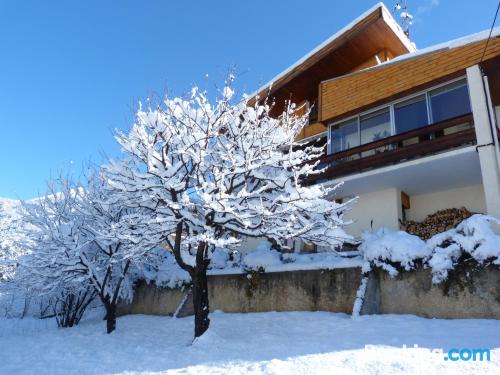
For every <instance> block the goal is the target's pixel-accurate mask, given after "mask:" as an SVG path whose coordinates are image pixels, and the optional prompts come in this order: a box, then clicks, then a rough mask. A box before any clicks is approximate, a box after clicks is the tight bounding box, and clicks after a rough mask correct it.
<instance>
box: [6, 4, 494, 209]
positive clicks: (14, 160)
mask: <svg viewBox="0 0 500 375" xmlns="http://www.w3.org/2000/svg"><path fill="white" fill-rule="evenodd" d="M375 3H376V1H365V0H355V1H332V0H324V1H314V0H307V1H305V0H302V1H296V0H288V1H286V2H284V1H270V0H267V1H264V0H263V1H261V0H253V1H234V0H233V1H230V0H226V1H222V0H220V1H215V0H214V1H203V0H191V1H167V0H163V1H161V0H156V1H147V0H144V1H139V0H137V1H132V0H128V1H103V0H100V1H97V0H95V1H90V0H87V1H35V0H34V1H22V0H17V1H7V0H0V48H1V49H0V51H1V52H0V197H11V198H22V199H28V198H31V197H35V196H37V195H38V194H39V193H43V192H44V191H45V183H46V181H47V179H48V178H49V177H50V175H56V174H57V173H58V171H59V170H60V169H61V168H64V169H65V170H68V168H72V169H73V170H74V171H75V173H76V174H78V172H79V171H80V170H81V166H82V165H83V163H86V162H88V161H89V160H92V161H94V162H101V161H102V160H103V159H102V154H103V153H105V154H107V155H108V156H112V157H113V156H116V155H118V154H119V149H118V146H117V145H116V143H115V141H114V139H113V137H112V130H113V129H114V128H122V129H127V128H128V127H129V126H130V124H131V123H132V120H133V108H134V107H135V106H136V103H137V101H138V100H139V99H141V98H145V97H148V96H151V95H154V94H155V93H156V94H162V93H164V92H165V91H166V90H167V89H168V91H169V92H170V93H173V94H182V93H183V92H185V91H187V90H188V89H189V88H190V87H191V85H192V84H193V83H198V84H199V85H200V86H203V87H208V88H209V89H213V87H214V86H215V85H217V84H220V82H221V80H222V79H223V78H224V76H225V74H226V72H227V70H228V67H229V66H233V65H234V66H236V69H237V72H238V74H239V79H238V85H237V86H238V88H239V90H240V93H241V92H243V91H246V92H251V91H253V90H255V89H256V88H257V87H258V86H260V85H261V84H263V83H265V82H267V81H268V80H269V79H271V78H272V77H273V76H275V75H276V74H277V73H279V72H281V71H282V70H284V69H285V68H287V67H288V66H289V65H291V64H292V63H294V62H295V61H296V60H297V59H299V58H300V57H302V56H303V55H304V54H305V53H307V52H308V51H310V50H311V49H313V48H314V47H315V46H316V45H318V44H319V43H321V42H322V41H323V40H325V39H326V38H328V37H329V36H330V35H332V34H333V33H335V32H336V31H337V30H339V29H340V28H342V27H343V26H345V25H346V24H347V23H349V22H350V21H351V20H353V19H354V18H356V17H357V16H358V15H360V14H361V13H362V12H364V11H365V10H367V9H368V8H370V7H371V6H373V5H374V4H375ZM393 3H394V1H386V5H387V6H388V7H389V8H390V9H391V8H392V5H393ZM408 4H409V11H410V13H413V14H414V16H415V23H414V25H413V27H412V35H411V36H412V39H413V40H414V42H415V43H416V44H417V47H419V48H423V47H426V46H429V45H432V44H435V43H439V42H443V41H446V40H450V39H453V38H457V37H460V36H463V35H466V34H470V33H473V32H477V31H481V30H484V29H487V28H489V27H490V25H491V22H492V20H493V15H494V12H495V10H496V5H497V0H480V1H469V0H408ZM497 23H498V22H497ZM207 74H208V78H207V76H206V75H207Z"/></svg>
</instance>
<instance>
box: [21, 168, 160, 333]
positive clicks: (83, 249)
mask: <svg viewBox="0 0 500 375" xmlns="http://www.w3.org/2000/svg"><path fill="white" fill-rule="evenodd" d="M119 197H120V196H119V195H116V194H114V193H113V190H110V189H107V188H106V185H105V182H104V180H103V179H102V178H101V176H99V175H98V174H96V175H93V176H92V177H91V178H90V179H89V180H88V181H87V184H86V186H85V188H83V187H82V186H79V185H74V184H72V183H71V182H70V181H69V180H68V179H63V178H62V179H60V180H59V181H58V183H57V184H52V185H51V189H50V194H48V195H47V196H45V197H43V198H40V201H39V204H38V205H34V206H32V207H29V209H28V212H29V214H28V217H27V219H28V220H29V221H30V222H31V223H32V224H33V226H34V227H35V228H36V229H35V230H34V231H33V233H32V238H33V244H34V247H33V249H32V251H31V253H30V254H29V256H26V257H25V258H24V260H23V266H24V269H25V270H26V272H25V275H26V277H25V283H26V284H28V285H29V287H30V288H31V289H33V290H38V291H40V293H45V294H46V295H47V296H49V297H51V298H57V300H56V303H54V307H55V308H56V311H55V313H56V315H57V316H59V317H60V321H62V322H65V321H66V320H67V317H66V315H67V314H66V312H65V311H60V308H67V307H70V308H79V309H84V308H86V307H87V306H88V303H90V302H88V300H89V299H92V298H94V297H95V296H97V297H98V298H99V299H100V301H101V302H102V304H103V305H104V307H105V309H106V320H107V332H108V333H111V332H112V331H113V330H114V329H115V328H116V307H117V304H118V302H119V301H120V300H129V299H130V298H131V297H132V295H131V290H132V283H133V280H132V279H131V278H130V276H131V270H132V269H133V268H135V270H136V271H137V270H140V268H141V267H142V265H144V264H145V263H146V262H147V261H148V257H147V253H148V251H149V250H151V249H152V248H153V247H156V246H157V245H158V241H157V239H156V238H155V236H154V235H152V233H151V231H146V232H144V231H143V227H144V224H147V220H145V217H144V216H143V215H141V213H140V212H138V211H137V210H133V209H130V208H129V207H127V206H124V205H123V204H121V201H120V199H118V198H119ZM145 234H147V236H146V235H145ZM82 313H83V311H82ZM77 316H79V317H81V314H80V313H78V314H77ZM70 317H71V316H70ZM76 323H77V322H76Z"/></svg>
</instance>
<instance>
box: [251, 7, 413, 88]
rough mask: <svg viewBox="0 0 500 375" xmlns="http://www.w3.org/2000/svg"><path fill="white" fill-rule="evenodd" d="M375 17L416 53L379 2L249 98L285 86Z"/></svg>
mask: <svg viewBox="0 0 500 375" xmlns="http://www.w3.org/2000/svg"><path fill="white" fill-rule="evenodd" d="M373 17H376V18H377V19H382V20H383V22H384V23H385V24H386V25H387V26H388V27H389V29H390V30H391V31H392V33H393V34H394V35H395V36H396V38H397V40H398V41H399V42H400V44H401V45H402V47H403V48H404V49H405V50H406V51H408V52H414V51H416V48H415V45H414V44H413V43H412V42H411V41H410V39H409V38H408V37H407V36H406V34H405V33H404V32H403V30H402V29H401V27H400V26H399V25H398V23H397V22H396V20H395V19H394V18H393V17H392V15H391V13H390V11H389V10H388V9H387V7H386V6H385V5H384V3H382V2H380V3H377V4H376V5H374V6H373V7H371V8H370V9H368V10H367V11H366V12H364V13H363V14H361V15H360V16H359V17H357V18H356V19H354V20H353V21H352V22H350V23H349V24H348V25H346V26H345V27H343V28H342V29H340V30H339V31H338V32H336V33H335V34H333V35H332V36H331V37H329V38H328V39H327V40H325V41H324V42H323V43H321V44H320V45H319V46H317V47H316V48H314V49H313V50H312V51H310V52H309V53H307V54H306V55H305V56H303V57H302V58H300V59H299V60H298V61H296V62H295V63H294V64H292V65H291V66H290V67H288V68H287V69H285V70H284V71H282V72H281V73H279V74H278V75H276V76H275V77H273V78H272V79H271V80H270V81H269V82H267V83H266V84H265V85H263V86H261V87H260V88H259V89H258V90H256V91H255V92H254V93H253V94H252V95H250V97H255V96H256V95H258V94H260V93H263V92H265V91H269V92H270V91H274V90H276V89H277V88H279V87H281V86H283V85H285V84H286V83H287V82H289V81H290V80H292V79H293V78H294V77H296V76H297V75H299V74H300V73H301V72H303V71H304V70H305V69H307V67H308V66H311V65H314V64H315V63H317V62H319V61H320V60H321V59H322V58H323V57H324V55H325V53H326V52H328V51H330V50H333V49H335V48H337V47H338V46H339V44H340V42H342V41H343V40H347V39H349V36H350V35H352V34H354V33H356V32H358V31H360V30H361V29H362V28H363V26H365V23H366V22H367V21H368V20H369V19H370V18H373Z"/></svg>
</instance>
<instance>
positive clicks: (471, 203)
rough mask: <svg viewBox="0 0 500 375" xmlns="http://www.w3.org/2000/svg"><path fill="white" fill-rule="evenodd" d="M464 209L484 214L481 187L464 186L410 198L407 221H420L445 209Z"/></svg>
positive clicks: (484, 205)
mask: <svg viewBox="0 0 500 375" xmlns="http://www.w3.org/2000/svg"><path fill="white" fill-rule="evenodd" d="M460 207H465V208H467V209H468V210H469V211H471V212H477V213H485V212H486V204H485V201H484V191H483V186H482V185H472V186H465V187H461V188H456V189H449V190H442V191H436V192H432V193H427V194H418V195H411V196H410V209H409V210H406V217H407V219H409V220H416V221H422V220H424V219H425V217H426V216H427V215H430V214H432V213H434V212H436V211H438V210H443V209H445V208H460Z"/></svg>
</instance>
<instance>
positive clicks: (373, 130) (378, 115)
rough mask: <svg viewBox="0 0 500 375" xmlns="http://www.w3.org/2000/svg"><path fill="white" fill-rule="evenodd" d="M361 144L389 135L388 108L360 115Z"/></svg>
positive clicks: (389, 119)
mask: <svg viewBox="0 0 500 375" xmlns="http://www.w3.org/2000/svg"><path fill="white" fill-rule="evenodd" d="M359 127H360V130H361V144H365V143H370V142H374V141H378V140H379V139H382V138H387V137H389V136H390V135H391V116H390V113H389V108H385V109H383V110H380V111H377V112H374V113H373V112H372V113H370V114H367V115H364V116H361V117H360V120H359Z"/></svg>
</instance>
